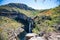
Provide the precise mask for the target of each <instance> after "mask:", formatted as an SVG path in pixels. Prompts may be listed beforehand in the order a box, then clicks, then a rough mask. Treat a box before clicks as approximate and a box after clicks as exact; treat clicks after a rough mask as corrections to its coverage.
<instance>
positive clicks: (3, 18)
mask: <svg viewBox="0 0 60 40" xmlns="http://www.w3.org/2000/svg"><path fill="white" fill-rule="evenodd" d="M21 7H22V8H21ZM25 7H26V5H25V4H18V3H10V4H7V5H2V6H0V34H1V35H0V36H1V37H0V39H1V40H8V36H9V35H8V34H9V32H10V31H13V32H14V30H16V29H17V28H18V27H22V26H23V24H22V23H21V22H17V19H15V18H17V17H18V18H21V19H23V20H25V21H27V20H28V19H29V17H32V16H33V15H32V14H33V11H35V10H34V9H32V8H30V7H28V6H27V7H26V8H25ZM19 20H20V19H19ZM25 24H26V23H25ZM22 30H23V29H22ZM22 30H21V31H22ZM24 31H25V30H24ZM10 35H11V34H10ZM13 36H14V35H13Z"/></svg>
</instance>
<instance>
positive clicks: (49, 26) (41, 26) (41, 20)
mask: <svg viewBox="0 0 60 40" xmlns="http://www.w3.org/2000/svg"><path fill="white" fill-rule="evenodd" d="M34 20H35V28H34V29H33V32H35V33H40V32H41V31H43V32H44V31H45V32H54V31H58V30H60V26H59V25H60V6H57V7H56V8H52V9H48V10H43V11H41V12H40V13H39V14H37V16H36V17H35V18H34Z"/></svg>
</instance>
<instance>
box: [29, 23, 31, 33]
mask: <svg viewBox="0 0 60 40" xmlns="http://www.w3.org/2000/svg"><path fill="white" fill-rule="evenodd" d="M29 33H31V23H29Z"/></svg>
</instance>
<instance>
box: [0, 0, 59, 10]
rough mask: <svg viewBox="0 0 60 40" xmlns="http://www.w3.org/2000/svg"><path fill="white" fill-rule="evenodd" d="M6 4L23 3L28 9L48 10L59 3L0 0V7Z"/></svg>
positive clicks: (38, 0)
mask: <svg viewBox="0 0 60 40" xmlns="http://www.w3.org/2000/svg"><path fill="white" fill-rule="evenodd" d="M8 3H23V4H26V5H28V6H29V7H32V8H34V9H39V10H40V9H50V8H54V7H56V6H58V5H59V3H58V2H56V0H46V1H43V0H37V2H35V1H34V0H0V6H1V5H5V4H8Z"/></svg>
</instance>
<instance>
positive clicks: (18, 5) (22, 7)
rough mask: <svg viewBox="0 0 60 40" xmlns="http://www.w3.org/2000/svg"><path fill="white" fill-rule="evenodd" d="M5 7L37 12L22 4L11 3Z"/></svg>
mask: <svg viewBox="0 0 60 40" xmlns="http://www.w3.org/2000/svg"><path fill="white" fill-rule="evenodd" d="M3 6H8V7H15V8H20V9H24V10H35V9H33V8H31V7H28V6H27V5H26V4H22V3H9V4H6V5H3Z"/></svg>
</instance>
